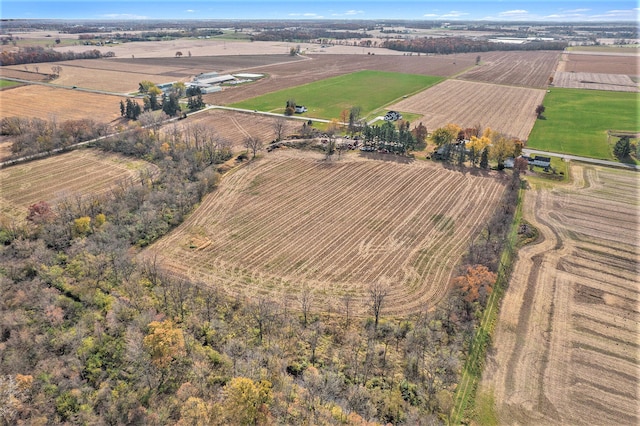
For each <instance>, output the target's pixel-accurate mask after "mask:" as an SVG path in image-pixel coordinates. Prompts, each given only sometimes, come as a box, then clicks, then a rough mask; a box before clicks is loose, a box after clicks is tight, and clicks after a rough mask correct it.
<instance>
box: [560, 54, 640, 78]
mask: <svg viewBox="0 0 640 426" xmlns="http://www.w3.org/2000/svg"><path fill="white" fill-rule="evenodd" d="M558 71H563V72H588V73H600V74H624V75H629V76H639V75H640V72H639V71H638V56H637V55H623V54H617V55H616V54H600V53H585V52H582V53H564V54H563V55H562V60H561V61H560V63H559V64H558Z"/></svg>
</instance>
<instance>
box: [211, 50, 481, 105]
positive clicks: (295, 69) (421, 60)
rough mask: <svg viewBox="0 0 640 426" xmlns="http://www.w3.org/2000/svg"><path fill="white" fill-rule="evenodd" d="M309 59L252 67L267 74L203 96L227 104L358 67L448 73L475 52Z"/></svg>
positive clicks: (465, 65) (471, 60)
mask: <svg viewBox="0 0 640 426" xmlns="http://www.w3.org/2000/svg"><path fill="white" fill-rule="evenodd" d="M309 57H310V58H311V60H307V61H297V62H293V63H290V64H280V65H272V66H269V67H257V68H253V69H252V70H251V72H257V73H265V74H268V77H267V78H263V79H261V80H258V81H257V82H255V83H252V84H250V85H247V86H240V87H233V88H227V89H225V90H224V91H223V92H219V93H212V94H208V95H205V96H204V99H205V101H206V102H207V103H211V104H216V105H228V104H230V103H234V102H240V101H243V100H246V99H250V98H253V97H256V96H260V95H264V94H265V93H270V92H275V91H276V90H281V89H286V88H288V87H294V86H299V85H301V84H306V83H311V82H313V81H318V80H322V79H325V78H329V77H335V76H339V75H343V74H348V73H352V72H356V71H361V70H375V71H389V72H402V73H407V74H421V75H436V76H442V77H448V76H452V75H455V74H457V73H460V72H463V71H464V70H466V69H468V68H469V67H471V66H473V64H474V63H475V55H473V54H460V55H443V56H425V55H422V56H417V55H413V56H382V55H381V56H378V55H373V56H369V55H310V56H309Z"/></svg>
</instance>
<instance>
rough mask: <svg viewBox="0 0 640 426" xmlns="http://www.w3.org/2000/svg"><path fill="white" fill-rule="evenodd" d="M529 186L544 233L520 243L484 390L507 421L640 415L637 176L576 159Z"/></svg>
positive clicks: (629, 420)
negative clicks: (553, 185)
mask: <svg viewBox="0 0 640 426" xmlns="http://www.w3.org/2000/svg"><path fill="white" fill-rule="evenodd" d="M572 174H573V176H574V178H575V187H573V188H571V187H566V188H557V189H553V190H548V189H543V190H537V191H534V190H530V191H528V192H527V194H526V199H525V204H524V207H525V208H524V217H525V219H526V220H528V221H529V222H531V223H533V224H534V225H535V226H536V227H537V228H538V229H539V231H540V234H541V239H540V241H539V242H538V243H537V244H535V245H531V246H527V247H525V248H524V249H522V250H520V252H519V254H518V258H519V260H518V262H517V263H516V265H515V269H514V272H513V275H512V279H511V282H510V284H509V288H508V290H507V293H506V295H505V298H504V300H503V303H502V308H501V312H500V318H499V321H498V323H497V326H496V331H495V334H494V338H493V339H492V340H493V342H494V345H493V348H492V350H491V351H490V355H489V357H488V359H487V364H486V365H487V368H486V370H485V372H484V374H483V381H482V384H481V388H480V390H481V392H485V393H492V394H493V398H494V401H495V405H496V407H495V408H496V411H497V415H498V417H499V419H500V423H505V424H520V425H524V424H536V425H540V424H592V425H593V424H598V425H623V424H624V425H632V424H635V425H637V424H639V423H640V414H639V411H638V399H639V397H640V391H639V388H638V383H640V350H639V349H640V326H639V324H640V303H639V302H640V280H639V279H638V276H639V275H638V274H639V272H640V271H639V268H638V259H639V256H640V241H639V239H638V235H640V226H639V224H638V207H639V200H638V175H637V173H634V172H627V171H621V170H615V169H605V168H599V167H587V166H584V167H583V166H573V167H572Z"/></svg>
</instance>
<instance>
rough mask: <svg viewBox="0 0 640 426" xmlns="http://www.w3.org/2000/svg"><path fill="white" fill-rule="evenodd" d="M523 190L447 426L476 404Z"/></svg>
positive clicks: (512, 252) (521, 192) (512, 249)
mask: <svg viewBox="0 0 640 426" xmlns="http://www.w3.org/2000/svg"><path fill="white" fill-rule="evenodd" d="M524 191H525V190H524V189H520V190H519V191H518V204H517V207H516V213H515V215H514V218H513V221H512V222H511V229H510V230H509V234H508V237H507V244H506V247H505V248H504V249H503V250H502V254H501V256H500V266H499V268H498V277H497V278H496V284H495V286H494V288H493V292H492V293H491V295H490V296H489V299H488V301H487V306H486V308H485V309H484V311H483V312H482V319H481V320H480V326H479V327H478V329H477V330H476V333H475V335H474V337H473V340H472V341H471V344H470V346H469V356H468V357H467V360H466V362H465V364H464V367H463V370H462V379H461V380H460V383H459V384H458V387H457V390H456V394H455V396H454V400H453V409H452V410H451V414H450V416H449V419H448V422H447V423H448V424H453V425H457V424H461V422H462V420H463V417H464V415H465V413H466V412H467V411H468V410H470V409H471V408H472V407H473V406H474V404H475V396H476V391H477V388H478V384H479V383H480V378H481V377H482V370H483V366H484V361H485V358H486V354H487V349H488V348H489V345H490V344H491V336H492V334H493V330H494V328H495V324H496V321H497V319H498V313H499V312H500V303H501V302H502V297H503V296H504V293H505V291H506V289H507V288H508V286H509V278H510V277H511V272H512V270H513V264H514V261H515V259H516V257H517V247H516V243H517V237H518V233H517V230H518V223H519V222H520V220H521V219H522V203H523V200H524Z"/></svg>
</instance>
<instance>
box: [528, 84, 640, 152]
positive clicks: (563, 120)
mask: <svg viewBox="0 0 640 426" xmlns="http://www.w3.org/2000/svg"><path fill="white" fill-rule="evenodd" d="M638 97H639V95H638V93H628V92H605V91H600V90H580V89H560V88H554V89H551V93H548V94H547V95H546V96H545V99H544V106H545V108H546V111H545V112H544V115H545V116H546V120H537V121H536V124H535V126H534V127H533V130H532V131H531V134H530V135H529V140H528V142H527V148H533V149H540V150H543V151H551V152H559V153H565V154H573V155H579V156H583V157H592V158H600V159H604V160H615V158H614V156H613V153H612V148H613V144H614V143H615V142H616V140H614V139H615V138H611V143H610V144H609V143H608V142H607V130H628V131H633V132H638V131H640V123H639V122H638Z"/></svg>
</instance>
